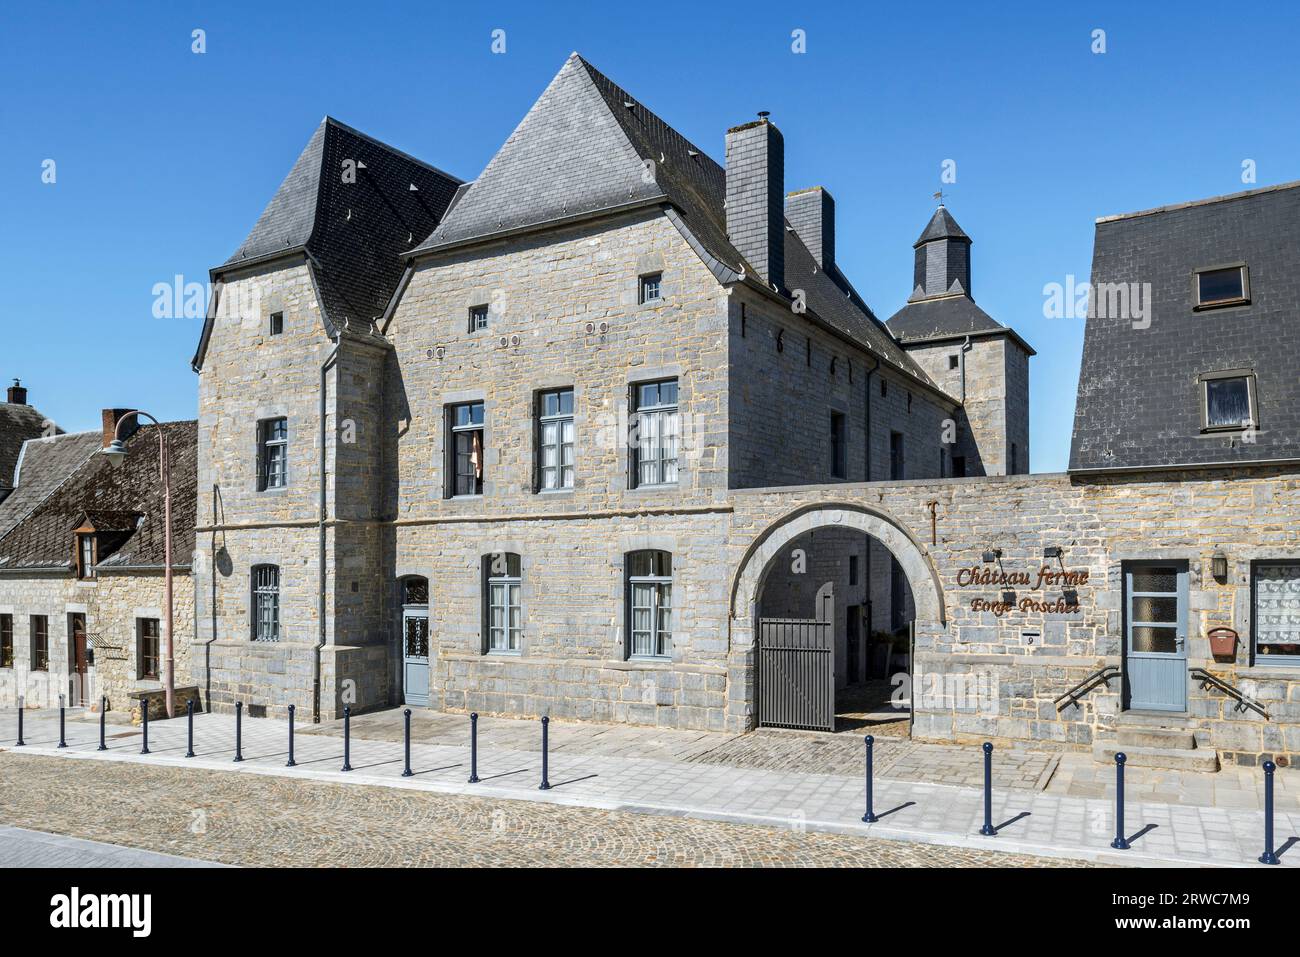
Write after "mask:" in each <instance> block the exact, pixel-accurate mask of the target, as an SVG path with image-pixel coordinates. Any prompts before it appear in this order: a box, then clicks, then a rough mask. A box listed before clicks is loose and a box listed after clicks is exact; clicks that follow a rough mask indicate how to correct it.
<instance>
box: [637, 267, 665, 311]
mask: <svg viewBox="0 0 1300 957" xmlns="http://www.w3.org/2000/svg"><path fill="white" fill-rule="evenodd" d="M663 278H664V274H663V273H661V272H652V273H649V274H647V275H645V276H642V277H641V296H640V299H641V304H642V305H645V304H646V303H647V302H658V301H659V299H660V292H661V291H662V286H663Z"/></svg>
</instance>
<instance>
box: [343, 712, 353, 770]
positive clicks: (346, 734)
mask: <svg viewBox="0 0 1300 957" xmlns="http://www.w3.org/2000/svg"><path fill="white" fill-rule="evenodd" d="M351 755H352V706H351V705H346V704H345V705H344V706H343V770H344V771H351V770H352V761H351V760H350V757H351Z"/></svg>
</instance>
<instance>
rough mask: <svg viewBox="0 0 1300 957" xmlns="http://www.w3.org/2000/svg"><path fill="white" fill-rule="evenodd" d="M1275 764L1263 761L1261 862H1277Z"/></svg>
mask: <svg viewBox="0 0 1300 957" xmlns="http://www.w3.org/2000/svg"><path fill="white" fill-rule="evenodd" d="M1276 770H1277V765H1276V764H1274V763H1273V762H1272V761H1265V762H1264V853H1263V854H1261V855H1259V862H1260V863H1261V864H1277V863H1278V859H1277V852H1275V851H1274V850H1273V772H1274V771H1276Z"/></svg>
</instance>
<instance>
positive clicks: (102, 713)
mask: <svg viewBox="0 0 1300 957" xmlns="http://www.w3.org/2000/svg"><path fill="white" fill-rule="evenodd" d="M107 714H108V698H106V697H104V696H103V695H100V698H99V747H98V748H96V749H95V750H97V751H107V750H108V745H107V744H106V743H105V742H104V719H105V717H106V716H107Z"/></svg>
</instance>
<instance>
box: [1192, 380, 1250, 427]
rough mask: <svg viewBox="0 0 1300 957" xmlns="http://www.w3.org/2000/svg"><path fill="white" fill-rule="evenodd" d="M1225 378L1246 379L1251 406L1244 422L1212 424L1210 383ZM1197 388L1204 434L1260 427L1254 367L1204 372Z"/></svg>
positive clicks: (1248, 403) (1197, 381) (1248, 401)
mask: <svg viewBox="0 0 1300 957" xmlns="http://www.w3.org/2000/svg"><path fill="white" fill-rule="evenodd" d="M1224 379H1244V380H1245V381H1246V403H1247V405H1248V407H1249V414H1248V415H1247V416H1246V420H1245V422H1244V423H1243V422H1239V423H1237V424H1235V425H1211V424H1210V383H1211V382H1218V381H1222V380H1224ZM1196 388H1197V391H1198V392H1199V393H1200V396H1199V398H1200V402H1201V432H1202V433H1203V434H1207V433H1209V434H1217V433H1221V432H1246V431H1249V430H1251V429H1255V430H1258V429H1259V395H1258V392H1257V391H1256V390H1257V386H1256V382H1255V372H1254V370H1253V369H1223V370H1220V371H1217V372H1202V373H1201V374H1200V375H1198V376H1197V377H1196Z"/></svg>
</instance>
